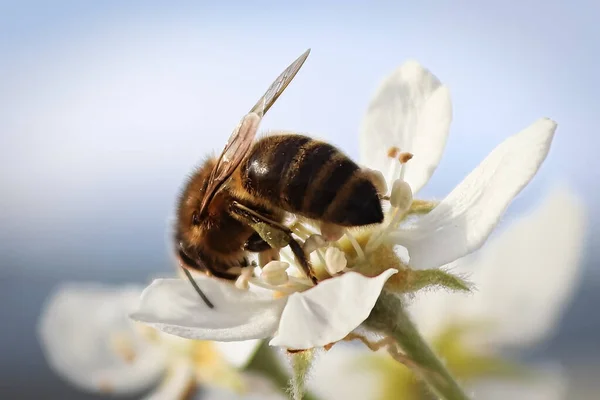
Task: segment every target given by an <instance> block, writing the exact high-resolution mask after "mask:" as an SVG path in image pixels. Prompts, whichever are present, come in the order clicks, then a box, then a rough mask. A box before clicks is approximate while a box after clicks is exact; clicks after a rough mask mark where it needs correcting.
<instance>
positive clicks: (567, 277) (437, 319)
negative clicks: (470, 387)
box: [410, 189, 585, 349]
mask: <svg viewBox="0 0 600 400" xmlns="http://www.w3.org/2000/svg"><path fill="white" fill-rule="evenodd" d="M584 225H585V216H584V212H583V209H582V206H581V204H580V202H579V200H578V199H577V198H576V197H575V196H574V195H573V194H572V193H571V192H569V191H568V190H566V189H555V190H554V191H553V192H551V193H550V195H549V196H548V197H547V198H546V199H545V201H544V202H543V203H542V204H541V206H540V207H538V208H537V209H536V210H535V211H534V212H532V213H530V214H529V215H526V216H523V217H521V218H520V219H518V220H516V221H515V222H513V223H512V224H511V225H510V226H508V227H507V229H506V230H504V232H502V233H501V234H499V235H498V236H497V237H494V238H492V240H490V243H489V244H488V245H487V246H486V247H485V248H483V249H482V250H481V251H479V252H477V253H474V254H472V255H471V256H469V257H465V258H464V259H462V260H459V261H458V262H456V263H454V264H452V265H450V266H449V267H450V268H452V270H453V271H454V272H457V273H461V274H468V275H469V277H470V278H469V279H470V280H471V281H472V282H473V283H474V284H475V286H476V288H477V290H476V291H475V293H473V294H456V293H447V292H444V291H436V292H433V291H432V292H424V293H419V294H418V295H417V297H416V299H415V301H414V303H413V304H412V305H411V308H410V309H411V313H412V315H413V318H414V320H415V323H416V324H417V325H418V326H419V327H420V328H421V329H422V331H423V332H426V333H429V335H430V336H436V335H438V334H440V332H441V331H443V330H444V329H446V327H447V326H449V325H451V324H461V323H468V322H469V321H475V322H477V321H483V322H488V323H489V324H490V326H489V329H488V330H482V331H478V330H476V331H475V333H477V332H478V333H480V335H479V336H474V334H473V335H471V336H470V339H471V340H470V343H471V344H472V345H475V344H477V345H478V346H480V347H482V348H486V349H490V348H492V349H498V348H504V347H521V346H530V345H532V344H535V343H537V342H540V341H542V340H544V339H546V338H547V335H549V334H551V333H552V331H553V328H554V327H555V325H556V323H557V322H558V318H559V317H560V315H561V313H562V311H563V309H564V307H565V306H566V303H567V300H569V299H570V298H571V296H572V294H573V291H574V289H575V287H576V285H577V283H578V282H579V274H580V272H581V270H580V268H579V267H580V261H581V257H582V254H583V252H582V246H583V243H584V234H585V228H584Z"/></svg>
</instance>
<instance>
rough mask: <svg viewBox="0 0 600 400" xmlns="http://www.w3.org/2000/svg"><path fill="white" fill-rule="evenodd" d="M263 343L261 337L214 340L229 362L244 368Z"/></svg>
mask: <svg viewBox="0 0 600 400" xmlns="http://www.w3.org/2000/svg"><path fill="white" fill-rule="evenodd" d="M261 343H262V340H259V339H254V340H244V341H241V342H214V344H215V346H216V347H217V349H218V350H219V351H220V353H221V354H222V355H223V357H224V358H225V359H226V360H227V362H228V363H229V364H230V365H232V366H234V367H236V368H244V367H245V366H246V365H247V364H248V363H249V362H250V361H251V360H252V357H254V353H256V350H258V347H259V346H260V344H261Z"/></svg>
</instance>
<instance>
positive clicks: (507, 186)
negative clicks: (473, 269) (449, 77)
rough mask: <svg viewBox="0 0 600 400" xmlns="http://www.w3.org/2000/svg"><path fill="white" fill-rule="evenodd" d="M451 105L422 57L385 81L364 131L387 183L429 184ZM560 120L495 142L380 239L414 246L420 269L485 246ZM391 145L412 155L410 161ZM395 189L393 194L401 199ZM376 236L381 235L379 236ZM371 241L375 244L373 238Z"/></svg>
mask: <svg viewBox="0 0 600 400" xmlns="http://www.w3.org/2000/svg"><path fill="white" fill-rule="evenodd" d="M451 116H452V109H451V104H450V94H449V91H448V89H447V88H446V87H445V86H443V85H441V84H440V82H439V80H438V79H437V78H436V77H435V76H433V75H432V74H431V73H430V72H429V71H427V70H426V69H424V68H423V67H421V66H420V65H419V64H418V63H416V62H407V63H405V64H404V65H402V66H401V67H400V68H398V69H397V70H396V71H395V72H394V73H393V74H392V75H390V76H389V77H388V78H387V79H385V80H384V81H383V83H382V85H381V87H380V88H379V89H378V90H377V92H376V93H375V96H374V98H373V99H372V101H371V103H370V105H369V107H368V110H367V114H366V116H365V119H364V121H363V125H362V129H361V142H360V143H361V161H362V163H363V164H364V165H366V166H367V167H369V168H371V169H378V170H380V171H389V172H388V174H387V186H388V187H390V188H394V187H398V188H401V189H402V190H403V191H404V192H405V193H406V189H405V187H404V186H401V185H398V184H397V183H396V181H397V180H398V179H400V180H402V181H404V182H406V183H408V186H409V187H410V189H411V191H412V195H413V196H416V195H417V194H418V192H419V190H420V189H421V188H422V187H423V186H424V185H425V184H426V183H427V181H428V180H429V178H430V177H431V175H432V174H433V172H434V171H435V169H436V168H437V165H438V163H439V161H440V159H441V157H442V154H443V150H444V147H445V144H446V137H447V135H448V131H449V128H450V122H451V118H452V117H451ZM555 129H556V123H555V122H554V121H551V120H549V119H546V118H543V119H540V120H538V121H537V122H535V123H534V124H532V125H531V126H529V127H528V128H526V129H524V130H523V131H521V132H519V133H517V134H516V135H514V136H512V137H509V138H508V139H506V140H505V141H504V142H503V143H501V144H500V145H499V146H498V147H496V148H495V149H494V150H493V151H492V152H491V153H490V154H489V155H488V156H487V158H486V159H485V160H484V161H483V162H482V163H481V164H479V166H478V167H477V168H475V170H473V171H472V172H471V173H470V174H469V175H468V176H467V177H466V178H465V179H464V180H463V181H462V182H461V183H460V184H459V185H458V186H457V187H456V188H455V189H454V190H453V191H452V192H451V193H450V194H449V195H448V196H446V198H445V199H443V200H442V201H441V202H440V203H439V204H438V205H437V206H436V207H435V208H434V209H433V211H431V212H429V213H428V214H426V215H424V216H422V217H420V218H417V219H415V220H413V221H410V223H404V224H401V222H404V221H403V219H402V217H403V215H402V213H398V212H396V213H395V214H394V207H392V211H391V212H390V214H391V215H395V216H396V218H391V221H390V222H389V225H388V227H387V229H386V230H385V233H384V234H383V235H381V236H379V240H377V241H376V242H380V241H388V242H389V243H391V244H395V245H401V246H403V247H405V248H406V249H407V250H408V255H409V257H410V262H409V266H410V267H411V268H413V269H429V268H437V267H440V266H443V265H445V264H447V263H450V262H452V261H454V260H456V259H458V258H460V257H463V256H465V255H467V254H469V253H471V252H473V251H475V250H477V249H478V248H479V247H481V246H482V245H483V243H484V242H485V240H486V239H487V237H488V236H489V234H490V233H491V232H492V230H493V229H494V227H495V226H496V224H497V223H498V221H499V220H500V218H501V216H502V215H503V213H504V211H505V210H506V208H507V207H508V205H509V204H510V202H511V201H512V199H513V198H514V197H515V196H516V195H517V194H518V193H519V192H520V191H521V189H523V187H525V185H527V183H529V181H530V180H531V179H532V178H533V176H534V175H535V173H536V172H537V170H538V168H539V167H540V165H541V164H542V162H543V161H544V159H545V158H546V155H547V154H548V150H549V149H550V144H551V142H552V138H553V136H554V131H555ZM389 149H396V150H398V152H400V154H402V152H404V153H410V154H411V155H412V158H411V159H410V160H409V161H408V162H406V163H401V162H399V161H398V159H397V158H398V157H399V156H398V155H397V154H393V153H396V152H392V154H391V155H394V156H395V157H393V158H392V157H389V156H388V155H390V154H388V153H389V152H390V150H389ZM394 194H395V193H394V192H393V191H392V193H391V196H392V197H394ZM375 236H376V235H375ZM371 244H372V243H371Z"/></svg>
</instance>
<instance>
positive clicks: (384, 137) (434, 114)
mask: <svg viewBox="0 0 600 400" xmlns="http://www.w3.org/2000/svg"><path fill="white" fill-rule="evenodd" d="M451 120H452V106H451V102H450V94H449V91H448V89H447V88H446V87H444V86H442V85H441V84H440V81H439V80H438V79H437V78H436V77H435V76H434V75H433V74H431V72H429V71H428V70H426V69H424V68H423V67H422V66H421V65H419V64H418V63H417V62H415V61H409V62H407V63H405V64H403V65H402V66H400V68H398V69H397V70H396V71H395V72H394V73H393V74H392V75H390V76H389V77H388V78H386V79H385V80H384V81H383V83H382V84H381V85H380V87H379V89H378V90H377V91H376V93H375V95H374V97H373V99H372V100H371V102H370V104H369V107H368V109H367V113H366V115H365V118H364V120H363V122H362V125H361V134H360V149H361V154H360V156H361V163H362V164H364V165H366V166H367V167H369V168H372V169H376V170H380V171H382V172H383V173H384V175H386V177H387V173H388V168H389V165H390V161H389V159H388V158H387V152H388V149H390V148H391V147H398V148H400V149H401V151H403V152H410V153H413V155H414V157H413V159H412V160H410V161H409V162H408V164H407V165H405V166H404V168H405V172H404V179H405V180H406V181H407V182H408V183H409V184H410V186H411V188H412V189H413V193H417V192H418V191H419V189H421V187H423V186H424V185H425V183H427V181H428V180H429V178H430V177H431V175H432V174H433V172H434V171H435V169H436V167H437V165H438V163H439V161H440V159H441V157H442V154H443V151H444V148H445V146H446V138H447V136H448V131H449V129H450V122H451ZM399 171H400V168H398V169H397V172H398V173H397V174H396V176H395V178H397V177H398V175H399ZM395 178H392V179H390V180H389V181H388V186H391V184H392V182H393V181H394V180H395Z"/></svg>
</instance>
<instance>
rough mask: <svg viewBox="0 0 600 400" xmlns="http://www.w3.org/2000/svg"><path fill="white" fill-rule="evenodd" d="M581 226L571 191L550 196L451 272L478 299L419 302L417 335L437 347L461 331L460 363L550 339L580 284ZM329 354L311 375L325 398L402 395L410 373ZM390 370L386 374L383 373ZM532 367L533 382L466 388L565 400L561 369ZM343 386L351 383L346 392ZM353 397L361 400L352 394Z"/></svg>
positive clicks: (492, 380) (428, 295) (480, 382)
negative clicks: (464, 279) (467, 282)
mask: <svg viewBox="0 0 600 400" xmlns="http://www.w3.org/2000/svg"><path fill="white" fill-rule="evenodd" d="M584 222H585V216H584V213H583V210H582V208H581V204H580V202H579V201H578V199H577V198H576V197H575V196H574V195H573V194H572V193H570V192H569V191H568V190H566V189H556V190H554V191H553V192H551V193H550V195H549V196H548V197H547V198H546V199H545V200H544V202H543V203H542V204H541V206H539V207H538V208H537V209H535V211H534V212H532V213H530V214H528V215H525V216H522V217H520V218H519V219H518V220H516V221H515V222H513V223H512V224H510V225H509V226H508V227H507V229H505V230H504V231H503V232H501V233H500V234H499V235H498V236H496V237H493V238H492V239H491V240H490V243H488V244H487V245H486V247H484V248H483V249H481V250H480V251H479V252H477V253H474V254H472V255H471V256H469V257H466V258H464V259H462V260H459V261H458V262H456V263H454V264H453V265H452V269H453V271H454V272H457V273H462V274H468V275H469V276H470V278H471V280H472V281H473V282H474V283H475V285H476V288H477V290H476V292H475V293H473V294H458V293H448V292H445V291H429V292H421V293H418V294H417V295H416V297H415V299H414V300H413V303H412V305H411V306H410V308H409V309H410V312H411V315H412V318H413V320H414V322H415V323H416V324H417V326H418V328H419V330H420V332H421V333H422V334H423V335H424V336H425V337H426V338H427V339H428V340H429V341H431V342H432V343H438V341H439V339H441V338H444V337H445V338H446V339H447V338H448V336H447V335H448V333H449V332H452V330H453V329H455V328H459V329H464V331H463V333H464V336H461V337H459V338H457V339H458V340H459V343H455V344H459V346H460V347H459V349H460V352H461V353H462V355H463V356H465V355H467V356H485V357H488V356H492V357H501V352H502V350H503V349H505V348H507V347H511V348H512V349H513V350H515V349H518V348H523V347H526V346H531V345H534V344H536V343H539V342H541V341H542V340H544V339H545V338H547V337H548V335H550V334H551V333H552V332H553V328H554V327H555V326H556V324H557V322H558V320H559V318H560V316H561V314H562V311H563V309H564V307H565V306H566V305H567V303H568V300H569V299H570V298H571V296H572V293H573V291H574V289H575V287H576V284H577V283H578V281H579V276H580V273H581V268H580V261H581V258H582V245H583V243H584V240H583V239H584V238H583V236H584V225H585V224H584ZM438 350H440V349H438ZM440 351H441V350H440ZM454 351H456V347H455V348H454ZM330 353H331V354H328V357H326V358H323V360H322V361H320V362H319V363H318V364H317V365H316V366H315V371H314V376H315V382H314V385H315V390H316V391H317V393H319V394H322V395H323V396H324V398H326V399H329V398H330V399H335V398H342V395H343V396H344V397H343V398H345V399H359V398H360V399H366V400H369V399H373V400H375V399H379V398H387V397H385V395H386V394H387V395H388V396H389V393H386V392H385V388H388V389H389V388H391V387H394V386H393V385H391V384H390V382H389V380H395V382H396V386H395V387H396V388H398V387H399V386H398V383H399V381H401V380H402V378H403V375H401V374H398V373H397V372H398V371H399V372H400V373H402V372H406V371H407V370H406V368H404V367H401V366H399V365H398V364H397V363H395V361H393V360H391V359H390V361H391V362H390V363H388V364H385V363H382V364H380V365H379V367H378V368H375V367H373V366H371V367H369V368H363V369H361V368H358V365H359V364H362V365H363V366H364V365H365V363H366V361H365V359H364V358H361V357H362V354H364V353H363V352H361V351H360V350H359V349H357V348H351V347H349V346H348V347H338V346H336V348H334V349H333V350H332V351H331V352H330ZM441 356H442V357H446V363H447V365H448V366H449V368H451V369H452V367H453V365H455V364H454V361H455V360H453V359H452V355H451V354H444V353H443V352H442V354H441ZM381 357H382V358H383V357H385V358H389V357H386V356H384V355H381ZM498 359H501V358H498ZM386 365H387V367H388V369H387V370H382V369H383V368H384V367H385V366H386ZM531 368H532V371H531V372H533V375H531V376H529V377H524V378H521V379H510V378H509V379H506V378H505V379H501V377H500V378H499V377H494V376H489V377H488V378H487V379H476V380H475V381H468V382H465V383H467V384H468V386H469V388H470V392H472V393H473V395H474V398H481V399H486V400H487V399H505V398H511V399H513V400H521V399H522V400H532V399H540V400H541V399H544V400H552V399H556V400H559V399H564V398H566V386H567V385H566V383H565V380H564V375H563V374H562V371H561V369H560V367H558V366H556V365H553V364H552V363H544V364H539V365H533V366H531ZM392 370H395V371H396V373H393V371H392ZM458 378H459V379H461V376H458ZM341 379H343V380H344V382H346V383H344V387H343V388H340V385H339V382H340V380H341ZM357 379H360V380H363V381H364V380H368V381H369V384H371V385H372V386H371V389H372V392H371V394H370V395H369V396H365V395H363V394H362V393H364V392H365V390H366V389H365V388H364V387H360V386H358V385H359V384H357V385H356V386H355V385H353V382H357ZM462 379H463V380H464V379H465V377H464V376H463V377H462ZM336 383H337V384H336ZM409 385H410V382H409V384H408V385H407V387H410V386H409ZM400 387H401V386H400ZM405 390H409V389H405ZM352 393H354V394H356V393H361V394H360V395H356V396H352V395H349V394H352ZM397 395H400V393H397ZM405 395H406V396H407V398H411V397H408V396H410V395H409V394H408V393H406V394H405Z"/></svg>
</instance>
